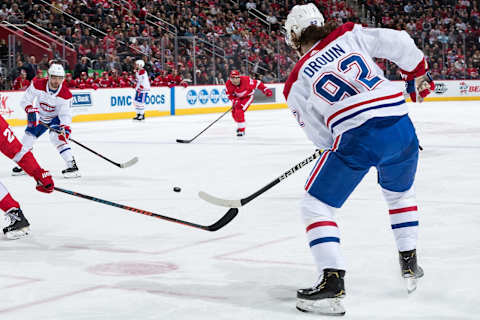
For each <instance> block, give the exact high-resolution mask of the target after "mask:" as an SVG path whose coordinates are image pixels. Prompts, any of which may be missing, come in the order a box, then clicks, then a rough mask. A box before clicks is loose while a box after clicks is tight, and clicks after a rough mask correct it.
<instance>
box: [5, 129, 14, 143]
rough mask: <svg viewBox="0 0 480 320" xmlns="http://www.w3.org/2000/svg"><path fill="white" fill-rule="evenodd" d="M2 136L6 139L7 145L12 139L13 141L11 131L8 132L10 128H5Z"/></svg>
mask: <svg viewBox="0 0 480 320" xmlns="http://www.w3.org/2000/svg"><path fill="white" fill-rule="evenodd" d="M3 135H4V136H5V137H7V141H8V143H12V141H13V139H15V135H14V134H13V132H12V130H10V128H5V131H3Z"/></svg>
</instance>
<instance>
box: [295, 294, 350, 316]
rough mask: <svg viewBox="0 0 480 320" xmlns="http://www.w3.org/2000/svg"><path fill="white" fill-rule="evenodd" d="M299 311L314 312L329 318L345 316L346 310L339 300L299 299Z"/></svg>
mask: <svg viewBox="0 0 480 320" xmlns="http://www.w3.org/2000/svg"><path fill="white" fill-rule="evenodd" d="M297 309H298V310H300V311H302V312H313V313H318V314H323V315H327V316H343V315H345V308H344V307H343V304H342V301H341V300H340V299H339V298H330V299H320V300H306V299H298V298H297Z"/></svg>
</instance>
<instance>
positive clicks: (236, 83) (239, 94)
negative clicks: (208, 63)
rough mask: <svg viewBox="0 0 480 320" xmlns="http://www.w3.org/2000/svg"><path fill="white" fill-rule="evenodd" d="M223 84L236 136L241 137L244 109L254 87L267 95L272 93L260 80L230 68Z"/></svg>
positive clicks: (269, 95) (243, 126)
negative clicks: (230, 102)
mask: <svg viewBox="0 0 480 320" xmlns="http://www.w3.org/2000/svg"><path fill="white" fill-rule="evenodd" d="M225 86H226V88H227V89H226V90H227V95H228V98H229V99H230V101H232V106H233V108H232V116H233V120H235V122H236V123H237V125H238V128H237V136H239V137H242V136H244V135H245V111H247V109H248V107H249V106H250V105H251V104H252V102H253V94H254V93H255V89H259V90H261V91H262V92H263V93H264V94H265V95H266V96H267V97H271V96H272V94H273V93H272V90H270V89H268V88H267V87H265V85H264V84H263V82H261V81H260V80H255V79H252V78H250V77H249V76H240V72H238V70H232V72H231V73H230V79H228V80H227V83H226V84H225Z"/></svg>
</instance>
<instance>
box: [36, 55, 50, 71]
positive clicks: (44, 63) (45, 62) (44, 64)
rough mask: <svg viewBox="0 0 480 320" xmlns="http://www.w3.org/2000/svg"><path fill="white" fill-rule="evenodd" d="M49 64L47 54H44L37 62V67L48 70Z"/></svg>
mask: <svg viewBox="0 0 480 320" xmlns="http://www.w3.org/2000/svg"><path fill="white" fill-rule="evenodd" d="M48 67H49V64H48V56H47V55H46V54H44V55H43V56H42V60H40V62H39V63H38V68H39V69H41V70H48Z"/></svg>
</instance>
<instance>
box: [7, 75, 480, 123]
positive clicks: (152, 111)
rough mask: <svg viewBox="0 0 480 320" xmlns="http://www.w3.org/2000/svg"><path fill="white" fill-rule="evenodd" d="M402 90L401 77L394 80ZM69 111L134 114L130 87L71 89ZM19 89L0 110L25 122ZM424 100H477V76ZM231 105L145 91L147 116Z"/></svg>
mask: <svg viewBox="0 0 480 320" xmlns="http://www.w3.org/2000/svg"><path fill="white" fill-rule="evenodd" d="M396 83H397V84H398V86H399V90H403V88H404V84H403V82H402V81H398V82H396ZM267 87H269V88H270V89H271V90H272V91H273V95H272V97H265V96H264V95H263V93H262V92H260V91H259V90H257V91H256V92H255V98H254V102H253V104H252V106H251V107H250V109H249V110H266V109H280V108H286V103H285V98H284V97H283V87H284V84H282V83H275V84H268V85H267ZM71 91H72V94H73V104H72V115H73V121H74V122H81V121H99V120H114V119H127V118H131V117H133V116H134V115H135V111H134V110H135V107H134V104H133V97H134V95H135V90H134V89H133V88H115V89H98V90H93V89H86V90H80V89H74V90H71ZM22 96H23V92H22V91H3V92H0V114H2V116H3V117H5V118H6V119H7V121H8V122H9V123H10V125H14V126H15V125H25V124H26V114H25V112H24V110H23V109H22V108H21V107H20V100H21V98H22ZM426 100H427V101H454V100H480V80H462V81H457V80H442V81H435V92H434V93H433V94H431V95H430V96H429V97H428V98H427V99H426ZM230 107H231V103H230V101H229V100H228V97H227V95H226V93H225V86H224V85H205V86H190V87H187V88H183V87H174V88H168V87H154V88H152V89H151V90H150V91H149V92H148V93H147V95H146V98H145V110H146V116H147V117H158V116H172V115H186V114H202V113H214V112H224V111H226V110H228V108H230Z"/></svg>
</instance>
